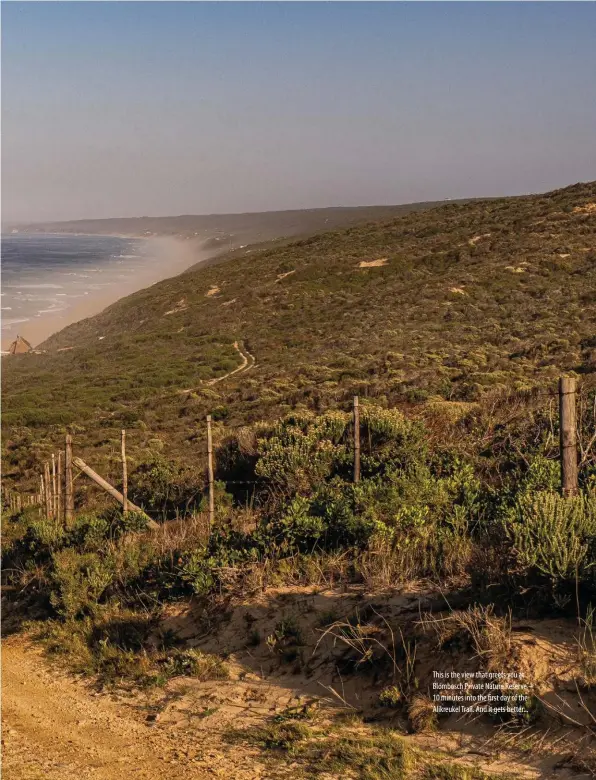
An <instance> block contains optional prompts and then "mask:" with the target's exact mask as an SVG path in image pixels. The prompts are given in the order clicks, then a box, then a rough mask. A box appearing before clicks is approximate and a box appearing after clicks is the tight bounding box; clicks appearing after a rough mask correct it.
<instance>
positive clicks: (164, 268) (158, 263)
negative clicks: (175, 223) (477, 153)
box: [2, 236, 214, 350]
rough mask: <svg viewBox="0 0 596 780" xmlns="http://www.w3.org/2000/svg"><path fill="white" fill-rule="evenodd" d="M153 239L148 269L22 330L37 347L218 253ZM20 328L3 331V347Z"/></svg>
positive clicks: (186, 243)
mask: <svg viewBox="0 0 596 780" xmlns="http://www.w3.org/2000/svg"><path fill="white" fill-rule="evenodd" d="M144 240H145V241H150V242H151V246H152V249H151V252H150V255H151V260H149V261H148V264H147V269H146V270H144V271H141V272H140V273H138V274H137V275H136V276H135V277H134V278H133V279H131V280H130V281H129V282H126V283H123V284H119V285H114V286H113V287H111V288H110V290H109V291H104V292H99V293H97V294H95V295H89V297H88V299H86V300H85V301H84V302H83V303H80V304H78V305H75V306H72V307H71V308H69V309H68V310H66V311H64V312H61V313H60V314H55V315H45V316H44V317H40V318H39V319H34V320H31V321H29V322H23V323H22V324H20V325H19V327H18V333H19V335H21V336H22V337H23V338H25V339H27V341H29V342H30V343H31V344H32V345H33V346H37V345H38V344H40V343H41V342H43V341H44V340H45V339H47V338H49V336H51V335H52V334H53V333H57V332H58V331H59V330H62V328H65V327H66V326H67V325H71V324H72V323H73V322H78V321H79V320H82V319H85V318H86V317H92V316H93V315H94V314H99V312H100V311H103V309H105V308H106V307H107V306H110V305H111V304H112V303H115V302H116V301H117V300H119V299H120V298H124V297H126V296H127V295H131V294H132V293H134V292H137V291H138V290H142V289H144V288H145V287H149V286H150V285H152V284H155V283H156V282H159V281H161V280H162V279H168V278H169V277H172V276H176V275H177V274H180V273H182V272H183V271H185V270H187V269H188V268H190V267H191V266H192V265H195V264H196V263H199V262H201V260H207V259H208V258H210V257H212V256H213V254H214V252H213V251H211V252H209V251H205V250H202V249H201V248H200V246H199V245H198V244H197V243H196V242H194V241H185V240H182V239H178V238H171V237H169V236H164V237H156V238H149V239H144ZM15 335H16V331H11V333H10V334H7V335H5V334H2V349H3V350H4V349H7V348H8V347H9V345H10V343H11V342H12V341H13V340H14V338H15Z"/></svg>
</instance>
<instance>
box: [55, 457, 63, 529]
mask: <svg viewBox="0 0 596 780" xmlns="http://www.w3.org/2000/svg"><path fill="white" fill-rule="evenodd" d="M56 478H57V482H58V496H57V500H56V519H57V520H62V482H63V480H62V450H58V467H57V470H56Z"/></svg>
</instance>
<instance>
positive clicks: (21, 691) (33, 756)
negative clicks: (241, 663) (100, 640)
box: [2, 638, 261, 780]
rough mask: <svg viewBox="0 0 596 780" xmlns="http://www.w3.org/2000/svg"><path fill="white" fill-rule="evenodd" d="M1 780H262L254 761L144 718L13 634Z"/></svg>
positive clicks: (5, 652)
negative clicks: (216, 779) (66, 672)
mask: <svg viewBox="0 0 596 780" xmlns="http://www.w3.org/2000/svg"><path fill="white" fill-rule="evenodd" d="M2 692H3V701H2V748H3V750H2V754H3V755H2V770H3V772H2V776H3V778H5V780H46V778H47V779H48V780H87V779H88V778H94V780H120V779H121V778H129V777H130V778H139V780H161V778H164V777H167V778H168V780H182V779H183V778H190V779H191V780H199V778H200V779H201V780H202V778H213V777H227V778H231V777H234V778H243V780H249V778H250V779H252V778H258V777H261V771H260V769H259V767H258V762H254V761H251V758H250V756H247V755H245V754H244V755H242V754H240V753H239V752H238V751H236V750H232V751H230V748H229V746H226V748H225V749H226V755H225V756H224V754H223V752H222V750H221V748H222V745H221V743H220V742H219V740H218V739H217V738H215V739H213V738H212V739H210V740H207V739H206V738H205V734H200V733H197V732H195V731H192V730H188V729H185V728H184V727H182V728H174V727H173V724H169V725H168V726H167V727H166V726H162V725H161V724H160V723H159V721H157V722H156V721H151V720H147V709H146V708H145V707H144V706H143V702H142V701H140V700H139V699H138V698H136V697H134V698H131V699H129V700H127V699H125V698H120V699H119V700H118V701H116V700H114V699H112V698H110V697H109V696H107V695H105V694H97V693H94V691H93V690H92V689H90V688H89V687H88V686H87V685H85V684H83V683H81V682H79V681H77V680H73V679H72V678H69V677H67V676H66V675H64V674H61V673H60V672H56V671H55V670H54V668H50V667H49V666H47V664H46V663H45V662H44V660H43V658H42V657H41V655H40V652H39V650H37V649H36V648H34V647H32V646H30V645H28V644H27V643H25V642H23V641H22V640H19V639H14V638H13V639H10V640H7V641H5V642H3V647H2Z"/></svg>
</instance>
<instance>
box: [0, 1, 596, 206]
mask: <svg viewBox="0 0 596 780" xmlns="http://www.w3.org/2000/svg"><path fill="white" fill-rule="evenodd" d="M2 17H3V19H2V22H3V24H2V26H3V31H2V39H3V40H2V43H3V54H2V120H3V126H2V131H3V132H2V153H3V154H2V158H3V159H2V163H3V166H2V167H3V173H2V179H3V181H2V184H3V191H2V195H3V198H2V201H3V202H2V206H3V221H10V220H27V219H32V220H33V219H63V218H79V217H108V216H141V215H145V214H150V215H165V214H180V213H211V212H233V211H259V210H270V209H286V208H301V207H317V206H327V205H360V204H380V203H402V202H408V201H416V200H429V199H436V198H446V197H452V198H456V197H463V196H472V195H493V194H514V193H522V192H538V191H543V190H547V189H551V188H555V187H560V186H564V185H566V184H570V183H573V182H576V181H581V180H583V181H587V180H591V179H594V178H596V46H595V45H594V42H595V40H596V4H595V3H591V2H590V3H321V4H319V3H288V4H286V3H204V4H203V3H175V2H164V3H144V2H132V3H120V2H118V3H13V2H8V3H6V2H3V3H2Z"/></svg>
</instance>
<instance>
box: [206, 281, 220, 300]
mask: <svg viewBox="0 0 596 780" xmlns="http://www.w3.org/2000/svg"><path fill="white" fill-rule="evenodd" d="M219 292H221V289H220V288H219V287H218V286H217V285H216V284H212V285H211V287H210V288H209V289H208V290H207V292H206V293H205V297H206V298H210V297H211V296H212V295H217V293H219Z"/></svg>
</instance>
